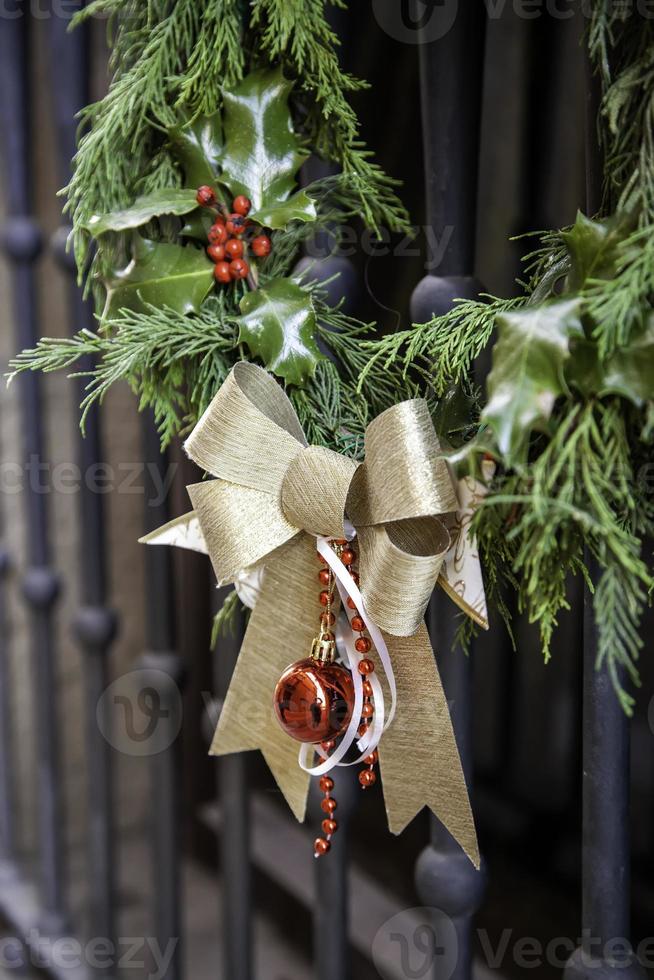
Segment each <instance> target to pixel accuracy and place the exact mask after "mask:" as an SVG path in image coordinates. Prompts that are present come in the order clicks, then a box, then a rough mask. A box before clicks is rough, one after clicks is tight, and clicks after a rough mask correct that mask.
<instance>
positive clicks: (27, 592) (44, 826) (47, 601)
mask: <svg viewBox="0 0 654 980" xmlns="http://www.w3.org/2000/svg"><path fill="white" fill-rule="evenodd" d="M20 8H21V4H20V2H19V0H11V2H10V3H8V4H7V5H5V11H4V14H5V16H3V18H2V20H1V21H0V87H1V90H2V94H1V96H0V113H1V117H0V118H1V125H2V132H3V149H4V170H5V191H6V200H7V209H8V218H7V221H6V223H5V226H4V228H3V230H2V245H3V247H4V250H5V253H6V254H7V256H8V258H9V260H10V261H11V262H12V264H13V300H14V316H15V336H16V346H17V348H18V349H19V350H20V349H22V348H24V347H33V346H34V344H35V342H36V340H37V337H38V335H39V331H38V328H37V312H36V282H35V277H34V263H35V260H36V258H37V256H38V255H39V253H40V250H41V235H40V232H39V228H38V225H37V224H36V222H35V220H34V218H33V217H32V196H33V191H32V168H31V152H30V134H29V129H28V120H29V119H30V118H31V113H30V111H29V81H28V71H27V66H28V57H27V56H28V42H29V36H28V31H29V22H30V18H29V17H26V16H25V11H24V10H22V9H20ZM18 384H19V386H20V398H21V424H22V437H23V453H24V461H25V466H26V472H28V473H29V474H30V484H31V486H30V489H29V491H28V492H27V493H26V494H25V506H26V523H27V534H28V552H29V567H28V569H27V570H26V572H25V575H24V578H23V595H24V597H25V600H26V602H27V603H28V606H29V608H30V629H31V647H32V660H33V665H34V675H35V676H34V686H35V694H36V697H35V704H36V709H35V716H36V717H35V725H36V743H37V756H38V761H37V767H36V770H37V774H36V781H37V798H38V803H39V805H38V812H39V844H40V855H41V898H42V916H41V919H42V921H41V925H42V928H43V929H44V930H46V931H48V932H63V931H64V930H65V928H66V921H67V914H66V908H65V888H64V881H65V869H64V857H63V850H62V826H63V823H62V807H61V788H60V787H61V780H60V778H59V744H58V743H59V739H58V725H57V697H56V689H57V683H56V669H55V657H56V642H55V632H54V628H53V612H54V605H55V601H56V599H57V596H58V593H59V580H58V577H57V575H56V573H55V571H54V569H53V568H52V567H51V564H50V548H49V541H48V514H47V506H46V500H47V495H46V494H45V493H43V492H42V487H40V486H39V485H37V483H40V472H41V467H42V465H43V447H44V437H43V426H42V400H41V384H40V379H39V377H38V375H36V374H32V373H30V372H28V373H27V374H26V375H25V376H23V377H22V378H20V379H19V381H18ZM34 467H36V468H37V469H36V473H37V474H38V475H37V477H36V479H34Z"/></svg>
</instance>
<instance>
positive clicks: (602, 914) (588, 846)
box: [564, 61, 646, 980]
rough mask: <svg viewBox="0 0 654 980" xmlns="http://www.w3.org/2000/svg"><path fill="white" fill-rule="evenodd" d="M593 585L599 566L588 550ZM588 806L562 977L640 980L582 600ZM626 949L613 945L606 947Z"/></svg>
mask: <svg viewBox="0 0 654 980" xmlns="http://www.w3.org/2000/svg"><path fill="white" fill-rule="evenodd" d="M586 70H587V90H586V134H585V136H586V209H587V211H588V213H589V214H590V215H592V214H595V213H597V212H598V211H599V209H600V207H601V195H602V174H603V166H602V155H601V147H600V145H599V140H598V133H597V118H598V110H599V104H600V91H599V81H598V79H597V77H595V76H593V73H592V71H591V67H590V64H589V63H588V61H587V63H586ZM584 557H585V561H586V565H587V567H588V570H589V572H590V575H591V578H592V580H593V582H595V583H597V582H598V581H599V579H600V576H601V568H600V566H599V564H598V562H597V561H596V559H595V558H594V557H593V555H592V554H591V552H590V549H588V548H586V551H585V556H584ZM583 629H584V649H583V655H584V683H583V735H582V742H583V805H582V856H581V864H582V898H581V940H582V941H581V945H580V946H579V948H578V949H577V950H575V952H574V953H573V954H572V957H571V958H570V960H569V962H568V964H567V966H566V968H565V972H564V976H565V978H566V980H581V978H584V977H587V976H588V975H589V973H591V972H592V975H593V976H594V977H597V978H598V980H611V978H617V977H625V978H626V980H640V978H643V977H645V975H646V974H645V970H644V969H643V967H642V966H641V965H640V964H639V963H638V962H637V961H636V960H633V961H632V957H631V954H630V952H629V951H628V950H630V946H629V936H630V931H631V929H630V902H631V894H630V892H631V874H630V834H629V791H630V761H629V760H630V738H631V735H630V724H629V718H628V717H627V716H626V715H625V713H624V711H623V710H622V707H621V705H620V702H619V701H618V698H617V696H616V693H615V690H614V689H613V685H612V683H611V678H610V676H609V673H608V670H607V665H606V663H604V664H603V665H602V667H601V668H600V669H599V670H598V669H597V650H598V635H597V622H596V619H595V614H594V608H593V599H592V596H591V595H589V594H588V593H586V594H585V597H584V611H583ZM616 941H617V943H618V944H620V942H621V943H622V944H623V948H622V951H620V948H619V945H618V946H615V948H613V949H612V948H611V946H608V947H607V944H614V943H616Z"/></svg>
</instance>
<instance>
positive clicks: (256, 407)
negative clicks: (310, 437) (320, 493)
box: [184, 361, 307, 494]
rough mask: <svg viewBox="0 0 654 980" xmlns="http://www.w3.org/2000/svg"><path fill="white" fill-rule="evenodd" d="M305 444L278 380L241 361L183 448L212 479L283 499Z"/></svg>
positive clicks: (291, 408) (297, 420)
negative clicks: (291, 468)
mask: <svg viewBox="0 0 654 980" xmlns="http://www.w3.org/2000/svg"><path fill="white" fill-rule="evenodd" d="M306 444H307V442H306V439H305V437H304V433H303V431H302V426H301V425H300V422H299V419H298V417H297V415H296V414H295V411H294V409H293V406H292V405H291V403H290V401H289V400H288V397H287V396H286V394H285V393H284V392H283V391H282V389H281V388H280V387H279V385H278V384H277V382H276V381H275V379H274V378H272V377H271V376H270V375H269V374H268V373H267V372H266V371H263V370H261V368H258V367H256V366H255V365H254V364H249V363H248V362H247V361H241V362H240V363H238V364H236V365H235V366H234V368H233V369H232V371H231V372H230V374H229V375H228V376H227V379H226V380H225V382H224V383H223V384H222V386H221V387H220V388H219V390H218V392H217V394H216V395H214V397H213V399H212V400H211V404H210V405H209V407H208V408H207V410H206V411H205V413H204V414H203V416H202V418H201V419H200V421H199V422H198V424H197V425H196V426H195V428H194V429H193V432H192V433H191V435H190V436H189V437H188V439H187V440H186V442H185V443H184V448H185V450H186V452H187V453H188V455H189V456H190V457H191V459H192V460H193V462H195V463H197V464H198V466H199V467H201V469H203V470H206V471H207V473H211V475H212V476H217V477H220V478H221V479H223V480H229V481H230V482H231V483H235V484H238V485H239V486H242V487H252V488H253V489H255V490H263V491H266V492H268V493H271V494H279V491H280V489H281V484H282V480H283V479H284V474H285V473H286V470H287V469H288V466H289V464H290V463H291V461H292V460H293V459H294V458H295V456H297V454H298V453H299V452H300V451H301V449H302V448H303V446H306Z"/></svg>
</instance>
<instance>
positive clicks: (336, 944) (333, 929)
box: [309, 768, 361, 980]
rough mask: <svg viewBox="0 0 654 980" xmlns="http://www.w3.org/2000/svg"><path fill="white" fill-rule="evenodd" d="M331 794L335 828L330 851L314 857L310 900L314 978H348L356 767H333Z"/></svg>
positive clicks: (314, 797)
mask: <svg viewBox="0 0 654 980" xmlns="http://www.w3.org/2000/svg"><path fill="white" fill-rule="evenodd" d="M330 775H331V776H332V778H333V780H334V791H333V795H334V797H335V798H336V799H337V800H338V813H337V815H336V816H337V818H338V831H337V832H336V834H334V837H333V838H332V842H331V843H332V846H331V850H330V851H329V854H328V855H326V857H323V858H316V859H315V860H314V866H315V874H314V884H315V894H314V899H313V909H314V913H313V948H314V958H315V962H316V977H317V980H347V978H348V977H349V976H350V955H349V943H348V924H349V905H350V894H349V892H350V889H349V880H348V852H349V848H348V832H349V831H348V825H349V822H350V818H351V816H352V814H353V813H354V811H355V809H356V806H357V803H358V799H359V793H360V792H361V787H360V785H359V781H358V779H357V770H356V769H355V768H349V769H345V768H343V769H335V770H333V771H332V772H331V774H330ZM316 782H317V781H316V780H315V779H314V780H313V781H312V786H311V795H310V797H309V800H310V811H309V812H310V815H311V816H313V818H314V820H315V823H316V836H323V834H322V831H321V830H320V821H321V820H323V819H324V817H325V814H324V813H323V812H322V810H321V809H320V800H321V799H322V793H320V792H318V791H317V790H318V788H317V785H316Z"/></svg>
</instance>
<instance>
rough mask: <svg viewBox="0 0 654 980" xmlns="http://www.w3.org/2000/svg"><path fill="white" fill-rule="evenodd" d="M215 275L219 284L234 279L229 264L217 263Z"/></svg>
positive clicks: (214, 269) (214, 270)
mask: <svg viewBox="0 0 654 980" xmlns="http://www.w3.org/2000/svg"><path fill="white" fill-rule="evenodd" d="M213 274H214V277H215V278H216V279H217V280H218V282H229V281H230V279H231V278H232V274H231V272H230V269H229V263H228V262H216V264H215V266H214V268H213Z"/></svg>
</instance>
